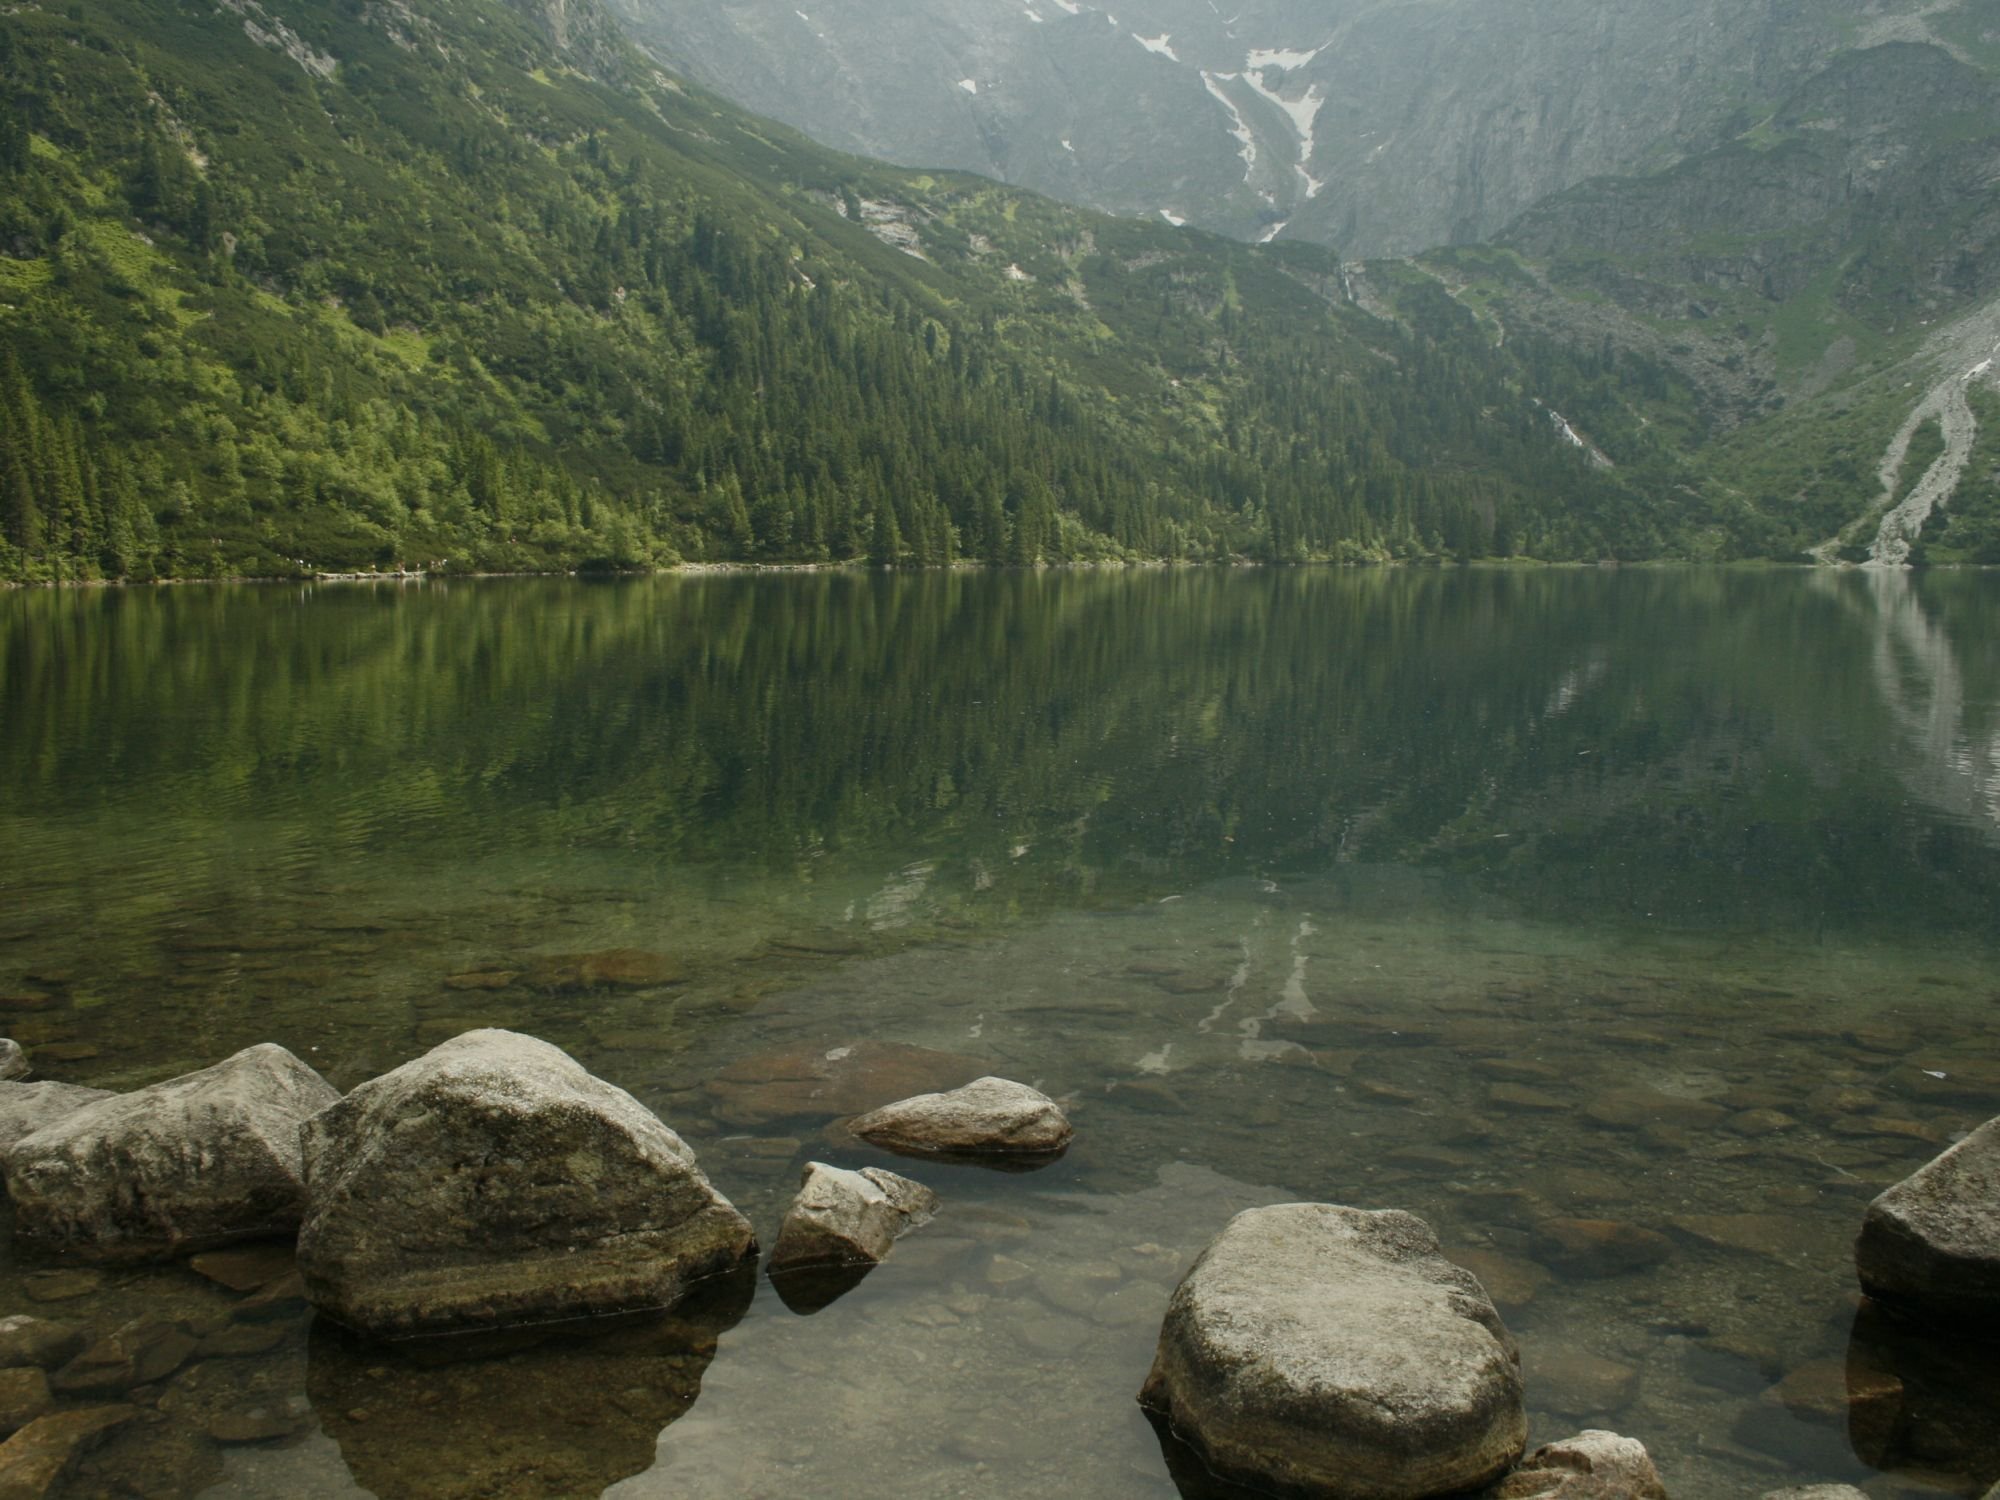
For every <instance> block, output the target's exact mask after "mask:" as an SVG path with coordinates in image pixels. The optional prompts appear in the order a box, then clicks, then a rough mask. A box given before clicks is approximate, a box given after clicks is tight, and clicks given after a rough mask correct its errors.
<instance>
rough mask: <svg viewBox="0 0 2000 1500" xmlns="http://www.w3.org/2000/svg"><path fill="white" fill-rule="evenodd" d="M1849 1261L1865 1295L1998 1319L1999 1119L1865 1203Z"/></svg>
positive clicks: (1918, 1308)
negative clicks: (1858, 1236)
mask: <svg viewBox="0 0 2000 1500" xmlns="http://www.w3.org/2000/svg"><path fill="white" fill-rule="evenodd" d="M1854 1261H1855V1268H1856V1269H1857V1270H1858V1271H1859V1272H1860V1274H1861V1287H1862V1290H1863V1291H1865V1292H1867V1293H1868V1295H1869V1296H1871V1297H1876V1298H1879V1299H1880V1300H1881V1301H1883V1302H1886V1303H1889V1304H1891V1305H1893V1306H1895V1307H1897V1308H1900V1309H1903V1310H1906V1311H1910V1312H1915V1313H1920V1314H1923V1315H1926V1316H1935V1317H1940V1318H1951V1319H1963V1318H1970V1319H1975V1320H1978V1321H1981V1322H1987V1323H1990V1322H1993V1321H1995V1320H2000V1120H1989V1121H1987V1122H1986V1123H1985V1124H1984V1125H1982V1126H1980V1127H1979V1128H1978V1129H1977V1130H1975V1131H1973V1132H1972V1134H1971V1135H1969V1136H1967V1137H1966V1138H1965V1139H1964V1140H1962V1141H1960V1142H1959V1143H1958V1144H1957V1145H1956V1146H1953V1147H1952V1148H1951V1149H1950V1150H1949V1151H1947V1152H1945V1153H1944V1155H1942V1156H1940V1157H1938V1158H1937V1159H1936V1160H1935V1161H1932V1162H1930V1163H1929V1164H1928V1165H1926V1166H1924V1167H1921V1168H1919V1169H1918V1170H1917V1171H1916V1172H1915V1173H1914V1174H1913V1175H1911V1176H1909V1177H1906V1178H1904V1179H1903V1180H1902V1181H1901V1182H1899V1183H1897V1184H1896V1185H1895V1186H1894V1187H1892V1188H1890V1189H1889V1190H1888V1191H1887V1192H1885V1193H1884V1194H1882V1196H1881V1197H1879V1198H1877V1199H1876V1200H1875V1201H1874V1202H1873V1203H1871V1204H1869V1205H1868V1213H1867V1216H1866V1217H1865V1218H1864V1219H1863V1220H1862V1223H1861V1237H1860V1239H1859V1240H1858V1241H1857V1242H1856V1244H1855V1247H1854Z"/></svg>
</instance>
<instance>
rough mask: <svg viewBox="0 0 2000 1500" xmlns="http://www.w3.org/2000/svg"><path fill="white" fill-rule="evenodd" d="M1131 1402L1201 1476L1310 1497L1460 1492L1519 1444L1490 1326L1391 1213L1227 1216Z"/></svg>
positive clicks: (1407, 1218) (1501, 1349) (1317, 1208)
mask: <svg viewBox="0 0 2000 1500" xmlns="http://www.w3.org/2000/svg"><path fill="white" fill-rule="evenodd" d="M1139 1400H1140V1403H1141V1404H1142V1405H1144V1406H1145V1407H1147V1408H1148V1409H1149V1410H1150V1411H1152V1412H1154V1413H1156V1414H1157V1415H1158V1416H1159V1417H1161V1418H1163V1419H1164V1420H1165V1421H1166V1422H1167V1423H1168V1424H1169V1425H1170V1426H1171V1427H1172V1429H1173V1431H1174V1433H1175V1434H1176V1435H1177V1436H1178V1437H1180V1438H1181V1439H1182V1440H1183V1441H1184V1442H1186V1443H1188V1444H1190V1445H1191V1446H1193V1447H1194V1448H1195V1449H1196V1450H1197V1451H1198V1452H1199V1453H1200V1454H1201V1455H1202V1457H1203V1459H1204V1460H1205V1461H1206V1463H1207V1465H1208V1467H1209V1468H1210V1469H1211V1470H1213V1471H1214V1472H1215V1473H1216V1474H1218V1475H1221V1476H1222V1477H1224V1478H1226V1479H1231V1480H1235V1481H1238V1482H1241V1483H1246V1484H1251V1485H1257V1486H1262V1487H1265V1488H1273V1489H1278V1490H1281V1491H1299V1492H1303V1493H1306V1494H1311V1495H1315V1496H1325V1497H1328V1500H1418V1497H1422V1496H1430V1495H1442V1494H1448V1493H1451V1492H1454V1491H1458V1490H1464V1489H1471V1488H1474V1487H1475V1486H1478V1485H1483V1484H1487V1483H1490V1482H1492V1481H1493V1480H1495V1479H1497V1478H1499V1477H1500V1476H1501V1475H1502V1474H1504V1473H1505V1472H1506V1471H1507V1470H1508V1469H1509V1468H1510V1467H1511V1466H1512V1465H1513V1463H1514V1461H1515V1460H1516V1459H1518V1458H1519V1457H1520V1456H1521V1452H1522V1450H1523V1448H1524V1447H1526V1444H1527V1432H1528V1423H1527V1416H1526V1414H1525V1412H1524V1411H1523V1409H1522V1401H1521V1373H1520V1361H1519V1357H1518V1356H1517V1354H1516V1353H1515V1350H1514V1345H1513V1340H1512V1339H1511V1338H1510V1337H1509V1336H1508V1334H1507V1330H1506V1329H1505V1328H1504V1327H1503V1326H1502V1324H1501V1322H1500V1315H1499V1314H1498V1313H1496V1312H1495V1311H1494V1310H1493V1304H1492V1303H1491V1302H1490V1301H1488V1300H1487V1297H1486V1294H1485V1292H1484V1291H1482V1290H1481V1288H1480V1285H1479V1282H1478V1280H1477V1279H1476V1278H1475V1277H1474V1276H1473V1275H1472V1273H1471V1272H1469V1271H1466V1270H1463V1269H1461V1268H1460V1267H1458V1266H1454V1265H1452V1264H1451V1263H1450V1262H1449V1261H1447V1260H1445V1259H1444V1257H1443V1256H1442V1255H1441V1254H1440V1253H1439V1250H1438V1243H1437V1237H1436V1236H1435V1235H1433V1234H1432V1233H1431V1231H1430V1228H1429V1226H1428V1225H1426V1224H1425V1223H1424V1222H1423V1221H1422V1220H1421V1219H1418V1218H1416V1217H1414V1216H1413V1215H1410V1214H1406V1213H1400V1212H1395V1211H1387V1212H1382V1213H1368V1212H1364V1211H1363V1210H1360V1209H1353V1208H1340V1207H1336V1206H1334V1205H1331V1204H1324V1203H1291V1204H1283V1205H1280V1206H1278V1207H1275V1208H1258V1209H1251V1210H1249V1211H1248V1212H1246V1213H1241V1214H1238V1215H1237V1216H1236V1217H1235V1218H1234V1219H1233V1220H1231V1221H1230V1224H1229V1227H1228V1228H1226V1229H1225V1230H1223V1232H1222V1234H1221V1235H1220V1236H1219V1237H1218V1238H1217V1239H1216V1240H1215V1242H1214V1243H1213V1244H1211V1245H1210V1246H1209V1247H1208V1249H1207V1250H1205V1251H1204V1252H1203V1253H1202V1256H1201V1258H1200V1259H1199V1260H1197V1261H1196V1262H1195V1264H1194V1268H1193V1269H1192V1270H1190V1271H1189V1272H1188V1274H1187V1276H1186V1278H1185V1279H1184V1280H1183V1281H1182V1282H1181V1284H1180V1286H1179V1287H1178V1288H1177V1289H1176V1290H1175V1292H1174V1294H1173V1298H1172V1300H1171V1302H1170V1303H1169V1304H1168V1308H1167V1316H1166V1322H1165V1324H1164V1325H1163V1326H1162V1328H1161V1330H1160V1343H1159V1349H1158V1352H1157V1353H1156V1354H1155V1356H1154V1359H1153V1369H1152V1373H1151V1374H1149V1375H1148V1376H1147V1377H1146V1384H1145V1387H1144V1389H1143V1390H1142V1391H1141V1392H1140V1394H1139Z"/></svg>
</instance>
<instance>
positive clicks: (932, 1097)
mask: <svg viewBox="0 0 2000 1500" xmlns="http://www.w3.org/2000/svg"><path fill="white" fill-rule="evenodd" d="M847 1128H848V1129H849V1130H851V1131H852V1132H853V1133H854V1134H855V1135H858V1136H860V1137H861V1139H862V1140H864V1141H868V1142H869V1143H871V1144H873V1145H877V1146H882V1147H886V1148H887V1149H888V1150H891V1151H901V1152H903V1153H905V1154H908V1155H917V1156H946V1157H971V1158H979V1157H1017V1158H1028V1159H1045V1158H1050V1157H1054V1156H1056V1155H1059V1154H1060V1153H1061V1152H1062V1151H1063V1150H1065V1149H1066V1148H1067V1147H1068V1145H1069V1143H1070V1138H1071V1136H1072V1135H1074V1134H1075V1132H1074V1131H1072V1130H1071V1129H1070V1124H1069V1120H1068V1119H1067V1118H1065V1117H1064V1115H1063V1112H1062V1110H1061V1109H1060V1108H1058V1107H1057V1105H1056V1102H1055V1101H1054V1100H1053V1099H1051V1098H1049V1097H1048V1095H1046V1094H1044V1093H1041V1092H1040V1091H1038V1090H1036V1089H1031V1088H1029V1087H1028V1086H1027V1085H1026V1084H1025V1083H1014V1082H1012V1081H1010V1080H1008V1079H1005V1078H975V1079H974V1080H973V1081H972V1082H971V1083H968V1084H966V1085H965V1087H963V1088H958V1089H953V1090H951V1091H950V1092H949V1093H944V1094H919V1095H917V1097H915V1098H914V1099H904V1100H900V1101H899V1102H897V1103H895V1104H887V1105H884V1106H883V1107H882V1108H881V1109H877V1110H871V1111H869V1113H867V1114H865V1115H858V1116H856V1117H855V1118H854V1119H852V1120H850V1121H849V1122H848V1126H847Z"/></svg>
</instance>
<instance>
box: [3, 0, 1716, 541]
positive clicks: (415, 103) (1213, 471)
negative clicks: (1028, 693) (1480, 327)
mask: <svg viewBox="0 0 2000 1500" xmlns="http://www.w3.org/2000/svg"><path fill="white" fill-rule="evenodd" d="M891 240H893V241H896V242H897V243H895V244H891V243H888V241H891ZM911 251H915V252H918V253H915V254H912V253H910V252H911ZM1339 275H1340V270H1339V267H1338V264H1337V263H1336V262H1335V261H1334V259H1333V258H1332V257H1331V256H1330V255H1328V254H1326V253H1325V252H1321V251H1318V250H1313V249H1310V248H1304V247H1298V248H1293V249H1290V250H1288V251H1284V252H1263V251H1257V250H1253V249H1250V248H1248V247H1244V246H1239V245H1234V244H1229V243H1226V242H1222V241H1217V240H1211V239H1208V238H1205V237H1202V236H1197V235H1192V234H1188V233H1184V232H1177V231H1174V230H1171V229H1169V228H1168V227H1166V226H1165V225H1157V224H1143V223H1132V222H1128V221H1119V220H1112V219H1106V218H1102V217H1098V216H1094V215H1089V214H1085V213H1081V212H1079V211H1075V210H1071V209H1067V208H1061V207H1058V206H1056V205H1053V204H1050V203H1048V202H1046V201H1043V200H1038V199H1035V198H1033V197H1032V196H1029V195H1024V194H1019V193H1015V192H1012V191H1010V190H1005V189H1000V188H997V187H995V186H993V185H992V184H988V183H984V182H980V181H977V180H974V179H936V178H931V177H924V176H918V175H915V174H910V173H905V172H898V171H895V170H892V169H888V168H881V167H877V166H873V165H870V164H866V163H861V162H857V161H854V160H852V159H849V158H844V157H840V156H837V155H833V154H830V153H828V152H825V151H823V150H820V149H819V148H816V147H814V146H812V145H810V144H809V143H806V142H805V141H803V140H802V139H800V138H798V137H795V136H793V135H791V134H789V133H788V132H785V131H783V130H782V129H781V128H779V127H776V126H772V125H769V124H767V123H765V122H761V121H757V120H755V119H753V118H751V117H749V116H746V115H743V114H741V113H740V112H738V111H735V110H734V109H732V108H731V107H729V106H727V105H724V104H722V103H721V102H719V101H717V100H715V99H713V98H711V97H708V96H705V95H702V94H700V93H699V92H697V91H695V90H692V89H690V88H687V87H685V86H683V85H682V84H680V83H679V82H677V81H676V80H673V79H671V78H668V77H666V76H665V75H663V74H660V73H658V72H656V71H654V70H653V69H652V68H651V67H650V66H649V65H647V64H644V63H643V62H642V61H640V60H639V59H637V57H636V55H635V54H633V53H631V52H630V51H629V50H628V49H627V48H626V47H625V46H624V44H623V43H622V42H621V41H619V40H618V38H617V34H616V32H615V30H613V29H612V28H611V27H610V25H609V23H608V22H606V21H605V20H604V19H603V17H602V16H601V15H600V14H599V13H597V12H596V11H595V10H593V9H591V8H590V7H589V6H587V5H583V4H578V3H574V0H572V3H569V4H567V5H562V6H551V7H548V8H547V9H546V10H545V9H543V8H541V7H538V6H536V5H533V4H529V3H527V0H523V3H521V4H518V5H517V4H508V3H503V0H409V3H404V0H291V3H288V4H283V5H275V4H274V5H273V6H271V7H266V6H263V5H260V4H258V3H256V0H223V3H222V4H220V5H218V4H216V3H214V0H91V3H89V4H81V3H77V4H68V5H32V4H30V5H21V6H16V7H12V8H10V9H9V10H8V11H7V12H6V13H4V14H0V576H6V577H15V578H49V577H100V576H102V577H118V576H123V577H133V578H143V577H149V576H161V575H192V574H228V573H257V574H270V573H287V572H297V571H309V570H315V569H319V570H324V569H352V568H384V567H393V566H397V565H402V566H409V567H427V568H432V569H443V570H452V569H470V568H555V567H578V566H583V567H589V566H645V565H655V564H660V563H666V562H672V561H676V560H690V561H692V560H704V559H746V560H772V561H780V560H799V561H808V560H821V559H845V558H869V559H873V560H877V561H885V562H886V561H901V562H919V563H937V562H944V561H947V560H949V559H951V558H953V557H974V558H980V559H987V560H992V561H998V562H1015V563H1029V562H1034V561H1038V560H1045V559H1085V558H1095V557H1116V556H1169V557H1175V556H1187V557H1219V556H1228V555H1250V556H1263V557H1273V558H1279V559H1303V558H1310V557H1336V558H1363V557H1387V556H1424V555H1438V554H1453V555H1459V556H1480V555H1489V554H1502V555H1505V554H1513V553H1529V554H1532V555H1536V556H1541V557H1547V558H1595V557H1600V556H1607V555H1612V556H1624V557H1640V556H1652V555H1662V554H1673V553H1680V552H1687V551H1691V550H1700V551H1702V552H1704V553H1706V554H1710V555H1714V554H1722V555H1726V554H1727V553H1728V552H1729V550H1730V548H1731V546H1732V543H1731V541H1730V540H1729V533H1728V528H1727V527H1726V526H1724V527H1722V528H1721V529H1720V530H1718V529H1717V523H1716V520H1715V518H1714V517H1711V516H1707V515H1705V514H1704V513H1703V512H1702V510H1701V508H1700V506H1699V505H1698V504H1697V503H1696V502H1695V501H1694V500H1693V499H1692V498H1691V497H1690V496H1689V494H1688V493H1687V492H1686V491H1685V490H1683V489H1682V488H1681V486H1680V484H1679V476H1678V475H1677V474H1675V473H1674V472H1673V471H1672V469H1671V466H1668V467H1666V468H1664V469H1662V470H1660V471H1659V472H1655V473H1648V474H1647V475H1645V476H1644V481H1643V483H1635V482H1632V481H1630V480H1628V479H1627V477H1626V476H1624V475H1623V474H1620V473H1610V472H1605V471H1602V470H1599V469H1596V468H1593V467H1592V466H1591V465H1590V463H1589V462H1588V461H1587V460H1586V459H1585V458H1584V456H1583V455H1581V454H1580V453H1579V452H1577V450H1575V449H1574V448H1572V447H1570V446H1568V445H1566V444H1564V443H1562V442H1561V441H1559V440H1558V439H1557V437H1556V436H1555V435H1554V433H1553V432H1552V430H1551V427H1550V423H1549V421H1548V420H1547V416H1546V413H1545V412H1544V411H1543V410H1542V409H1541V408H1540V407H1538V406H1537V405H1536V404H1535V401H1534V400H1533V399H1532V398H1533V397H1534V396H1537V395H1542V396H1548V397H1550V399H1555V397H1556V396H1557V395H1560V393H1550V392H1537V391H1530V390H1528V389H1527V388H1525V386H1524V385H1523V384H1522V380H1521V375H1522V370H1521V367H1520V366H1519V365H1518V363H1517V362H1516V361H1514V360H1513V359H1512V357H1511V356H1504V357H1503V356H1502V355H1501V354H1499V353H1497V352H1495V351H1493V350H1492V349H1491V348H1490V346H1489V344H1488V342H1487V341H1486V340H1484V339H1483V338H1480V337H1477V336H1476V335H1477V329H1476V326H1475V325H1474V324H1473V321H1472V319H1471V318H1470V316H1469V315H1468V314H1466V313H1464V311H1463V310H1462V309H1460V308H1459V307H1457V306H1455V305H1453V304H1451V303H1449V301H1448V300H1443V299H1441V303H1440V305H1439V306H1437V307H1435V308H1432V309H1430V310H1429V311H1428V312H1424V311H1423V310H1421V309H1420V315H1418V316H1414V317H1410V318H1406V319H1405V320H1403V321H1402V322H1399V323H1397V324H1394V325H1392V324H1389V323H1384V322H1378V321H1376V320H1375V319H1373V318H1370V317H1368V316H1367V315H1365V314H1363V313H1361V312H1359V311H1357V310H1355V309H1353V308H1350V307H1348V306H1346V305H1345V304H1344V302H1343V301H1342V299H1340V298H1339V297H1337V296H1334V295H1330V294H1331V293H1332V292H1333V290H1334V289H1335V288H1336V287H1337V285H1338V280H1339Z"/></svg>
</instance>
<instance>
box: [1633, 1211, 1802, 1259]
mask: <svg viewBox="0 0 2000 1500" xmlns="http://www.w3.org/2000/svg"><path fill="white" fill-rule="evenodd" d="M1667 1224H1668V1226H1669V1227H1670V1228H1672V1229H1673V1230H1674V1231H1675V1232H1676V1233H1677V1234H1684V1235H1686V1236H1687V1237H1688V1238H1689V1239H1692V1240H1696V1241H1699V1242H1700V1243H1702V1244H1704V1245H1712V1246H1714V1247H1715V1248H1716V1249H1718V1250H1739V1251H1742V1252H1743V1253H1745V1254H1748V1255H1764V1256H1769V1257H1770V1258H1771V1259H1773V1260H1779V1261H1790V1260H1809V1259H1812V1258H1814V1257H1816V1256H1819V1255H1820V1254H1822V1253H1823V1252H1824V1251H1825V1250H1826V1249H1827V1236H1826V1235H1825V1234H1824V1233H1823V1232H1821V1231H1820V1229H1819V1228H1818V1226H1817V1225H1815V1224H1814V1223H1813V1221H1811V1220H1809V1219H1797V1218H1793V1217H1792V1216H1791V1215H1789V1214H1676V1215H1675V1216H1674V1217H1673V1218H1671V1219H1669V1220H1667Z"/></svg>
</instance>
